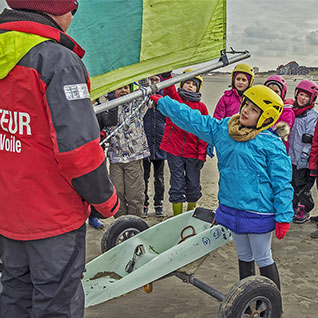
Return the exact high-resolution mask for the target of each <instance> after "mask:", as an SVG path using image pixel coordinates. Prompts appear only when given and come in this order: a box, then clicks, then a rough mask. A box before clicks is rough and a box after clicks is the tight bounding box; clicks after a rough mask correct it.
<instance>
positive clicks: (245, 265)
mask: <svg viewBox="0 0 318 318" xmlns="http://www.w3.org/2000/svg"><path fill="white" fill-rule="evenodd" d="M239 272H240V280H241V279H243V278H245V277H249V276H252V275H255V263H254V261H251V262H245V261H241V260H239Z"/></svg>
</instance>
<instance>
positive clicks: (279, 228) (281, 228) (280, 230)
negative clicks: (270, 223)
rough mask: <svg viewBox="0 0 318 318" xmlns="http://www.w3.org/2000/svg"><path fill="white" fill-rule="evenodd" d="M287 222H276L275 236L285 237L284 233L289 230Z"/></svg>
mask: <svg viewBox="0 0 318 318" xmlns="http://www.w3.org/2000/svg"><path fill="white" fill-rule="evenodd" d="M289 226H290V224H289V223H286V222H283V223H278V222H276V237H277V238H278V239H279V240H281V239H283V238H284V237H285V235H286V233H287V232H288V230H289Z"/></svg>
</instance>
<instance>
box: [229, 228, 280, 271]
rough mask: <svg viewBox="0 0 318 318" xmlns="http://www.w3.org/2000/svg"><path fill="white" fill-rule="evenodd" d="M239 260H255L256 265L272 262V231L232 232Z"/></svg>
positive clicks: (266, 264)
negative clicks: (254, 232)
mask: <svg viewBox="0 0 318 318" xmlns="http://www.w3.org/2000/svg"><path fill="white" fill-rule="evenodd" d="M232 237H233V241H234V244H235V246H236V251H237V255H238V258H239V260H241V261H244V262H251V261H253V260H255V262H256V263H257V265H258V267H265V266H268V265H271V264H273V263H274V260H273V258H272V250H271V244H272V232H268V233H262V234H251V233H247V234H236V233H234V232H232Z"/></svg>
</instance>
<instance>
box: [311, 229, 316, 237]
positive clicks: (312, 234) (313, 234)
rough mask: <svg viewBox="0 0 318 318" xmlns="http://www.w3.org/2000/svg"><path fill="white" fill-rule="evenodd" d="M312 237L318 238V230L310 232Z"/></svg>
mask: <svg viewBox="0 0 318 318" xmlns="http://www.w3.org/2000/svg"><path fill="white" fill-rule="evenodd" d="M310 237H311V238H318V230H316V231H313V232H312V233H310Z"/></svg>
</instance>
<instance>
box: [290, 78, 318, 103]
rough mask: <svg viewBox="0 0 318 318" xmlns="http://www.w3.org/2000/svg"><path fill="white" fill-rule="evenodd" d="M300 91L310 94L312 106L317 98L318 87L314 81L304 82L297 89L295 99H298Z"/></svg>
mask: <svg viewBox="0 0 318 318" xmlns="http://www.w3.org/2000/svg"><path fill="white" fill-rule="evenodd" d="M299 91H303V92H305V93H308V94H309V96H310V99H309V103H308V105H312V104H313V103H314V102H315V100H316V98H317V93H318V86H317V84H316V83H314V82H312V81H308V80H302V81H300V82H299V84H298V85H297V86H296V88H295V99H296V98H297V95H298V93H299Z"/></svg>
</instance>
